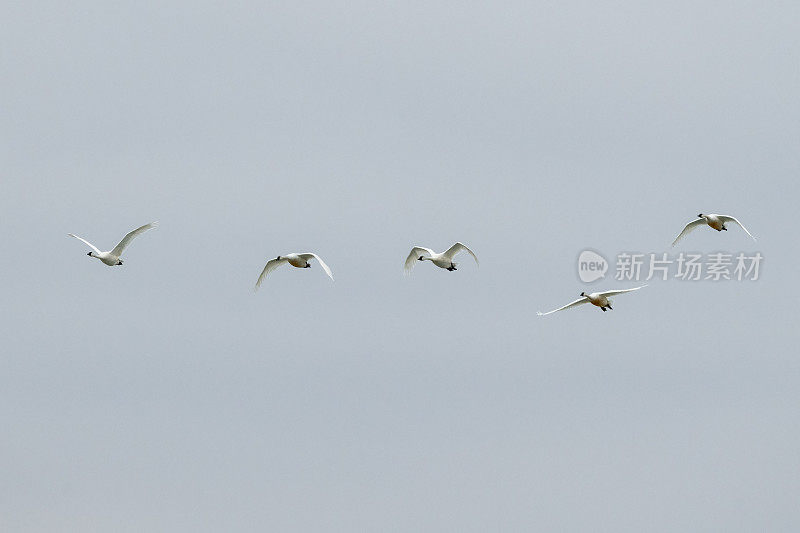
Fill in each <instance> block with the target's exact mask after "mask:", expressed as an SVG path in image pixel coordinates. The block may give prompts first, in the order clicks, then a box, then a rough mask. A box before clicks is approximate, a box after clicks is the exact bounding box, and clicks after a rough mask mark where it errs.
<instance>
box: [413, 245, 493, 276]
mask: <svg viewBox="0 0 800 533" xmlns="http://www.w3.org/2000/svg"><path fill="white" fill-rule="evenodd" d="M462 250H464V251H466V252H469V255H471V256H472V258H473V259H475V264H476V265H478V266H480V263H478V258H477V257H476V256H475V254H474V253H473V252H472V250H470V249H469V248H467V247H466V246H465V245H463V244H461V243H460V242H457V243H455V244H454V245H453V246H451V247H450V248H448V249H447V250H446V251H444V252H442V253H440V254H437V253H436V252H434V251H433V250H431V249H430V248H424V247H422V246H415V247H413V248H412V249H411V253H409V254H408V257H406V264H405V267H404V272H405V274H406V275H408V274H410V273H411V270H412V269H413V268H414V265H415V264H417V261H430V262H431V263H433V264H434V265H436V266H437V267H439V268H444V269H447V270H449V271H450V272H452V271H453V270H457V269H456V266H457V263H454V262H453V257H454V256H455V255H456V254H457V253H458V252H460V251H462Z"/></svg>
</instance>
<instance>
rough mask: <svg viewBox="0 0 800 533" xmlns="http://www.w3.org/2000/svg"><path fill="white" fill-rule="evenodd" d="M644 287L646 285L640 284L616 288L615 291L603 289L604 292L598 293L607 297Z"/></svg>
mask: <svg viewBox="0 0 800 533" xmlns="http://www.w3.org/2000/svg"><path fill="white" fill-rule="evenodd" d="M644 287H647V285H642V286H641V287H634V288H632V289H620V290H617V291H605V292H601V293H600V294H602V295H603V296H605V297H606V298H608V297H609V296H614V295H615V294H622V293H623V292H631V291H638V290H639V289H641V288H644Z"/></svg>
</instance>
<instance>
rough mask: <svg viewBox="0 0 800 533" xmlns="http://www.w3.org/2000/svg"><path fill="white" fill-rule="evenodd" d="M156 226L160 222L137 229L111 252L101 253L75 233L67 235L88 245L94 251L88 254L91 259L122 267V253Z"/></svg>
mask: <svg viewBox="0 0 800 533" xmlns="http://www.w3.org/2000/svg"><path fill="white" fill-rule="evenodd" d="M156 224H158V222H151V223H149V224H145V225H144V226H141V227H139V228H136V229H135V230H133V231H131V232H130V233H128V234H127V235H125V236H124V237H123V238H122V240H121V241H119V243H118V244H117V245H116V246H115V247H114V249H113V250H109V251H108V252H101V251H100V250H98V249H97V247H96V246H95V245H94V244H92V243H90V242H89V241H87V240H86V239H84V238H83V237H78V236H77V235H75V234H73V233H68V234H67V235H69V236H70V237H75V238H76V239H78V240H79V241H83V242H84V243H86V244H87V245H88V246H89V248H91V249H92V251H91V252H89V253H88V254H86V255H88V256H89V257H94V258H95V259H99V260H100V261H102V262H103V263H104V264H106V265H108V266H120V265H122V259H120V257H121V256H122V252H123V251H124V250H125V248H127V247H128V245H129V244H130V243H131V241H132V240H133V239H134V238H135V237H136V236H137V235H139V234H141V233H144V232H145V231H147V230H149V229H150V228H154V227H156Z"/></svg>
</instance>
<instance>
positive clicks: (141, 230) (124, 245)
mask: <svg viewBox="0 0 800 533" xmlns="http://www.w3.org/2000/svg"><path fill="white" fill-rule="evenodd" d="M156 224H158V222H151V223H149V224H145V225H144V226H142V227H140V228H136V229H135V230H133V231H132V232H130V233H128V234H127V235H125V236H124V237H123V238H122V240H121V241H119V244H118V245H116V246H115V247H114V249H113V250H111V255H116V256H117V257H119V256H120V255H122V252H123V251H124V250H125V248H127V247H128V245H129V244H130V243H131V241H132V240H133V239H134V237H136V236H137V235H139V234H140V233H144V232H145V231H147V230H149V229H150V228H154V227H156Z"/></svg>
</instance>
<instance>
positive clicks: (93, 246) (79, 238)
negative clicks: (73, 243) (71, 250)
mask: <svg viewBox="0 0 800 533" xmlns="http://www.w3.org/2000/svg"><path fill="white" fill-rule="evenodd" d="M67 235H69V236H70V237H75V238H76V239H78V240H79V241H83V242H85V243H86V244H88V245H89V247H90V248H91V249H92V250H94V251H95V252H97V254H98V255H100V254H101V253H103V252H101V251H100V250H98V249H97V247H96V246H95V245H94V244H92V243H90V242H89V241H87V240H86V239H84V238H83V237H78V236H77V235H75V234H73V233H67Z"/></svg>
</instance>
